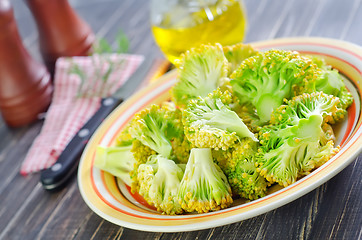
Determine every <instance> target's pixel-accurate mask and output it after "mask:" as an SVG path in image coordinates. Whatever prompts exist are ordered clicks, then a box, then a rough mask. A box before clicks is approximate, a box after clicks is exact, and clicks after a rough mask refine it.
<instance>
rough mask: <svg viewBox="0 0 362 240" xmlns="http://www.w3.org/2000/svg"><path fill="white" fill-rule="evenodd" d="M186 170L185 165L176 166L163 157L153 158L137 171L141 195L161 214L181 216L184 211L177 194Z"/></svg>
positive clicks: (155, 156)
mask: <svg viewBox="0 0 362 240" xmlns="http://www.w3.org/2000/svg"><path fill="white" fill-rule="evenodd" d="M184 169H185V166H184V164H176V163H175V162H174V161H172V160H169V159H167V158H165V157H163V156H161V155H153V156H151V157H150V158H149V160H148V161H147V162H146V163H144V164H141V165H140V166H139V167H138V170H137V172H138V174H137V180H138V182H139V191H138V192H139V194H140V195H141V196H142V197H143V198H144V199H145V200H146V201H147V202H148V204H150V205H153V206H155V207H156V208H157V211H159V212H162V213H165V214H168V215H174V214H181V213H182V212H183V210H182V208H181V205H180V203H179V200H178V195H177V193H178V189H179V187H180V182H181V179H182V177H183V174H184Z"/></svg>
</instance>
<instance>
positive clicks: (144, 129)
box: [129, 104, 186, 162]
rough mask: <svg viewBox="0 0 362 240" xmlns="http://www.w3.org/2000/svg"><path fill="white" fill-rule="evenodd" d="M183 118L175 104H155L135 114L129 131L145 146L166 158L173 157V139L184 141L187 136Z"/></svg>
mask: <svg viewBox="0 0 362 240" xmlns="http://www.w3.org/2000/svg"><path fill="white" fill-rule="evenodd" d="M181 118H182V114H181V111H180V110H179V109H176V108H174V106H173V105H169V104H163V105H161V106H159V105H156V104H153V105H151V106H150V107H148V108H145V109H143V110H142V111H140V112H138V113H137V114H136V115H135V117H134V118H133V120H132V121H131V123H130V127H129V132H130V134H131V136H132V137H133V138H135V139H137V140H139V141H140V142H141V143H142V144H144V145H145V146H148V147H150V148H151V149H152V150H154V151H156V152H157V153H158V154H161V155H162V156H164V157H166V158H171V157H173V154H174V153H173V149H172V141H175V140H176V139H178V142H183V141H184V138H185V136H184V131H183V125H182V119H181ZM185 146H186V145H185ZM178 155H180V154H178ZM181 155H182V154H181ZM180 160H181V162H182V161H184V160H183V159H180Z"/></svg>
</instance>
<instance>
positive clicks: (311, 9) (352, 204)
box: [0, 0, 362, 239]
mask: <svg viewBox="0 0 362 240" xmlns="http://www.w3.org/2000/svg"><path fill="white" fill-rule="evenodd" d="M70 3H71V5H72V6H73V7H74V8H75V9H76V10H77V12H78V13H79V15H81V16H82V18H83V19H85V20H86V21H87V22H88V23H89V24H90V25H91V27H92V28H93V30H94V32H96V33H97V34H98V36H100V37H104V38H106V39H108V40H109V41H111V42H112V41H113V40H114V38H115V35H116V33H117V32H118V31H119V29H122V30H123V31H124V32H125V33H126V34H127V36H128V37H129V39H130V41H131V45H130V52H131V53H136V54H142V55H145V56H146V57H159V58H161V57H162V54H161V52H160V51H159V50H158V48H157V46H156V45H155V43H154V41H153V38H152V36H151V32H150V27H149V20H148V16H149V13H148V7H149V1H146V0H143V1H142V0H121V1H120V0H70ZM12 4H13V6H14V10H15V15H16V19H17V23H18V28H19V31H20V34H21V36H22V38H23V42H24V45H25V47H26V48H27V49H28V51H29V52H30V54H31V55H33V56H34V57H35V58H36V59H38V60H39V61H40V54H39V51H38V34H37V31H36V26H35V23H34V20H33V18H32V15H31V13H30V12H29V10H28V8H27V6H26V4H25V2H24V1H23V0H13V1H12ZM245 5H246V9H247V12H248V19H249V28H248V32H247V37H246V42H253V41H258V40H265V39H272V38H279V37H290V36H320V37H329V38H336V39H343V40H346V41H350V42H353V43H356V44H358V45H362V1H361V0H304V1H301V0H273V1H270V0H260V1H256V0H245ZM41 127H42V122H41V121H39V122H37V123H35V124H32V125H31V126H28V127H22V128H17V129H9V128H8V127H7V126H6V125H4V123H3V122H2V120H0V239H361V238H362V203H361V199H362V190H361V189H362V177H361V171H362V163H361V155H360V156H359V157H358V158H357V159H356V160H355V161H354V162H352V164H350V165H349V166H348V167H347V168H345V169H344V170H343V171H342V172H340V173H339V174H338V175H336V176H335V177H334V178H332V179H331V180H330V181H328V182H327V183H325V184H323V185H322V186H321V187H319V188H317V189H316V190H314V191H312V192H310V193H309V194H307V195H305V196H303V197H301V198H299V199H297V200H295V201H293V202H292V203H289V204H287V205H285V206H283V207H280V208H278V209H276V210H274V211H270V212H268V213H265V214H263V215H260V216H257V217H254V218H251V219H249V220H245V221H241V222H238V223H234V224H231V225H226V226H223V227H217V228H212V229H207V230H201V231H194V232H184V233H152V232H142V231H136V230H131V229H127V228H123V227H119V226H117V225H114V224H112V223H109V222H107V221H105V220H103V219H102V218H100V217H99V216H98V215H96V214H95V213H93V212H92V211H91V210H90V209H89V208H88V207H87V205H86V204H85V203H84V201H83V199H82V198H81V196H80V193H79V190H78V186H77V182H76V179H75V178H73V179H72V181H71V183H70V184H69V185H68V186H67V187H66V188H65V189H64V190H62V191H60V192H57V193H49V192H46V191H44V190H43V189H42V186H41V184H40V183H39V182H38V180H39V174H33V175H29V176H26V177H24V176H21V175H20V174H19V168H20V165H21V163H22V161H23V159H24V157H25V154H26V152H27V150H28V149H29V147H30V146H31V144H32V141H33V140H34V138H35V137H36V136H37V134H38V133H39V131H40V129H41Z"/></svg>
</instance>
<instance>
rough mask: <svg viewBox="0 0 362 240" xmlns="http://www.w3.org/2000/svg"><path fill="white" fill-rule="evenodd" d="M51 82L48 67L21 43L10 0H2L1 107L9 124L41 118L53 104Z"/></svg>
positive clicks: (24, 122) (0, 14) (0, 43)
mask: <svg viewBox="0 0 362 240" xmlns="http://www.w3.org/2000/svg"><path fill="white" fill-rule="evenodd" d="M51 94H52V85H51V80H50V74H49V72H48V71H47V69H46V67H45V66H43V65H41V64H40V63H38V62H36V61H35V60H34V59H33V58H32V57H31V56H30V54H29V53H28V52H27V50H26V49H25V48H24V46H23V44H22V40H21V38H20V35H19V32H18V28H17V25H16V22H15V18H14V13H13V9H12V6H11V3H10V1H9V0H0V111H1V114H2V116H3V119H4V120H5V122H6V123H7V125H9V126H11V127H19V126H23V125H27V124H29V123H31V122H33V121H35V120H36V119H37V118H38V114H39V113H41V112H43V111H45V110H46V109H47V107H48V106H49V104H50V101H51Z"/></svg>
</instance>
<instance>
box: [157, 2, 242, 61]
mask: <svg viewBox="0 0 362 240" xmlns="http://www.w3.org/2000/svg"><path fill="white" fill-rule="evenodd" d="M220 2H221V3H220V4H219V5H214V6H211V7H208V8H205V9H202V10H200V11H196V12H194V13H192V14H190V15H188V16H187V17H184V18H183V19H180V20H179V21H177V22H175V21H174V22H173V23H170V22H171V21H169V20H168V19H170V18H171V17H172V16H170V15H169V16H167V15H164V16H163V19H162V21H161V22H160V24H158V25H154V26H152V32H153V35H154V38H155V41H156V43H157V44H158V46H159V47H160V49H161V51H162V52H163V53H164V54H165V56H166V57H167V58H168V59H169V60H170V61H171V62H172V63H175V60H176V59H178V58H179V57H180V55H181V53H183V52H185V51H186V50H188V49H190V48H192V47H197V46H199V45H201V44H207V43H211V44H212V43H216V42H218V43H221V44H222V45H231V44H235V43H238V42H241V41H242V40H243V39H244V36H245V30H246V15H245V11H244V8H243V6H242V4H241V3H240V2H239V1H236V0H226V1H225V0H224V1H220ZM169 14H173V13H172V11H170V13H169Z"/></svg>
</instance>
